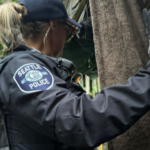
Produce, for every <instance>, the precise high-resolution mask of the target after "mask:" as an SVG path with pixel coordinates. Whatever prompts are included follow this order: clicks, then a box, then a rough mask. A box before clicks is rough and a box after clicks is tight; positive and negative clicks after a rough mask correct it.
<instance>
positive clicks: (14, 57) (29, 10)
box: [0, 0, 150, 150]
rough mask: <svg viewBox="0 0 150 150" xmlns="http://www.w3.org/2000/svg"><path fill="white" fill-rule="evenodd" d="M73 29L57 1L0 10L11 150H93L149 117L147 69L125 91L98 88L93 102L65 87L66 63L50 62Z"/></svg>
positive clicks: (1, 82) (31, 0) (36, 0)
mask: <svg viewBox="0 0 150 150" xmlns="http://www.w3.org/2000/svg"><path fill="white" fill-rule="evenodd" d="M74 26H77V27H79V28H81V25H80V24H78V23H76V22H74V21H73V20H71V19H69V18H68V15H67V12H66V10H65V7H64V5H63V4H62V2H61V0H21V2H20V4H16V3H5V4H3V5H2V6H0V43H2V44H3V47H4V48H5V49H6V50H8V49H9V50H10V51H12V54H11V55H10V56H8V57H6V58H5V59H4V60H3V61H2V62H1V64H2V66H1V75H0V94H1V103H2V106H3V107H2V111H3V117H4V118H5V123H6V130H7V135H8V142H9V147H10V149H11V150H71V149H74V150H75V149H93V148H94V147H96V146H98V145H100V144H101V143H103V142H106V141H108V140H111V139H112V138H114V137H116V136H117V135H119V134H122V133H123V132H125V131H126V130H128V129H129V128H130V127H131V126H132V125H133V124H134V123H135V122H136V121H137V120H138V119H139V118H140V117H142V116H143V115H144V114H145V113H146V112H147V111H148V110H149V107H150V63H149V64H148V66H147V69H146V70H143V71H140V72H138V73H137V74H136V75H135V76H134V77H132V78H130V79H129V80H128V81H127V84H126V85H116V86H112V87H108V88H105V89H103V90H102V91H101V92H100V93H99V94H97V95H96V97H95V98H93V97H91V96H90V95H87V94H86V93H85V92H84V91H83V90H82V89H81V88H80V86H78V85H77V84H75V83H72V82H71V76H70V74H71V72H72V71H73V70H74V66H73V64H71V63H70V62H69V61H66V60H63V59H61V58H58V59H57V57H59V56H61V55H62V53H63V47H64V43H65V41H66V37H67V36H68V35H70V33H71V32H72V31H73V30H74V29H75V28H74ZM18 45H19V46H18ZM50 56H51V57H50ZM55 58H56V59H55Z"/></svg>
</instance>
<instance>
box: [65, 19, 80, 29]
mask: <svg viewBox="0 0 150 150" xmlns="http://www.w3.org/2000/svg"><path fill="white" fill-rule="evenodd" d="M66 20H67V21H68V22H69V23H71V24H72V25H75V26H77V27H79V28H82V25H81V24H79V23H77V22H76V21H74V20H73V19H71V18H67V19H66Z"/></svg>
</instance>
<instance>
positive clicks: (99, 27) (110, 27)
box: [90, 0, 150, 150]
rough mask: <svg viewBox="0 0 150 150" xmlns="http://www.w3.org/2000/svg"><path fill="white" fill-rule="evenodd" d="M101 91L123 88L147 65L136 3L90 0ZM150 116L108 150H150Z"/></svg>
mask: <svg viewBox="0 0 150 150" xmlns="http://www.w3.org/2000/svg"><path fill="white" fill-rule="evenodd" d="M90 7H91V16H92V23H93V32H94V42H95V52H96V61H97V66H98V73H99V78H100V84H101V88H104V87H107V86H111V85H114V84H118V83H122V84H124V83H125V82H126V80H127V79H128V78H129V77H130V76H133V75H134V74H135V73H136V72H137V71H138V70H140V69H143V68H145V67H146V63H147V62H148V59H149V58H148V54H147V49H148V38H147V35H146V32H145V28H144V25H143V23H142V16H141V8H140V3H139V1H137V0H90ZM149 124H150V113H147V114H146V115H145V116H144V117H143V118H142V119H141V120H140V121H138V122H137V123H136V124H135V125H134V126H133V127H132V128H130V130H129V131H127V132H126V133H125V134H123V135H121V136H119V137H117V138H116V139H114V140H113V141H111V142H110V144H109V150H148V149H150V142H149V141H150V125H149Z"/></svg>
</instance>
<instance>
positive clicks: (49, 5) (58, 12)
mask: <svg viewBox="0 0 150 150" xmlns="http://www.w3.org/2000/svg"><path fill="white" fill-rule="evenodd" d="M19 4H20V5H24V6H25V7H26V8H27V12H28V13H27V15H24V16H23V21H24V22H33V21H50V20H52V19H63V20H66V21H67V22H68V23H69V24H72V25H75V26H77V27H79V28H82V25H81V24H79V23H77V22H76V21H74V20H72V19H71V18H69V17H68V14H67V11H66V9H65V6H64V4H63V2H62V0H20V2H19Z"/></svg>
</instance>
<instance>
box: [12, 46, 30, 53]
mask: <svg viewBox="0 0 150 150" xmlns="http://www.w3.org/2000/svg"><path fill="white" fill-rule="evenodd" d="M30 50H32V49H31V48H29V47H27V46H25V45H19V46H17V47H16V48H15V49H14V50H13V51H14V52H20V51H30Z"/></svg>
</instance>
